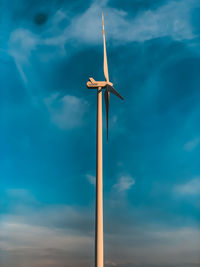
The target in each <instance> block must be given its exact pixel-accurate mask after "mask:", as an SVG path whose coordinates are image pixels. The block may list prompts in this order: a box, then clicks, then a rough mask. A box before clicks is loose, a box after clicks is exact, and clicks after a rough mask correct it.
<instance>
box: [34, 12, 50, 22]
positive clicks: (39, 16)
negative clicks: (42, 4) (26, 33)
mask: <svg viewBox="0 0 200 267" xmlns="http://www.w3.org/2000/svg"><path fill="white" fill-rule="evenodd" d="M47 18H48V17H47V15H46V14H45V13H38V14H36V15H35V17H34V21H35V23H36V24H38V25H42V24H44V23H45V22H46V21H47Z"/></svg>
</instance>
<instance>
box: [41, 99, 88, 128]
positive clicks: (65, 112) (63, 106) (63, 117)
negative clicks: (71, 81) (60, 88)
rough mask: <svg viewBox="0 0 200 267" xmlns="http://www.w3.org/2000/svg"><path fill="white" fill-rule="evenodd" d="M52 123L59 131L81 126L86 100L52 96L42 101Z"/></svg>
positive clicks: (86, 106)
mask: <svg viewBox="0 0 200 267" xmlns="http://www.w3.org/2000/svg"><path fill="white" fill-rule="evenodd" d="M44 102H45V104H46V106H47V108H48V110H49V113H50V116H51V120H52V122H53V123H54V124H55V125H57V126H58V127H59V128H61V129H72V128H76V127H79V126H81V125H82V124H83V121H84V120H83V119H84V116H85V113H86V112H87V111H88V107H89V104H88V102H87V101H86V100H84V99H82V98H78V97H76V96H72V95H65V96H63V97H60V96H59V94H52V95H51V96H49V97H47V98H45V100H44Z"/></svg>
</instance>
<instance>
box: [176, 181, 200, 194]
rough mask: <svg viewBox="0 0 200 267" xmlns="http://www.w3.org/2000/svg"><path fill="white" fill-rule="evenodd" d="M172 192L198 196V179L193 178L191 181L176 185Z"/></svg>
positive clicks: (199, 188)
mask: <svg viewBox="0 0 200 267" xmlns="http://www.w3.org/2000/svg"><path fill="white" fill-rule="evenodd" d="M174 192H176V193H178V194H180V195H189V196H191V195H199V194H200V177H195V178H193V179H192V180H190V181H188V182H186V183H183V184H178V185H176V186H175V187H174Z"/></svg>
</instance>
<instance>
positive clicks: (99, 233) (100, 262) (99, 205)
mask: <svg viewBox="0 0 200 267" xmlns="http://www.w3.org/2000/svg"><path fill="white" fill-rule="evenodd" d="M102 24H103V48H104V63H103V70H104V76H105V81H95V80H94V79H93V78H89V81H88V82H87V87H88V89H97V132H96V134H97V135H96V216H95V267H103V266H104V256H103V166H102V162H103V160H102V159H103V154H102V89H104V90H105V91H104V99H105V106H106V126H107V140H108V113H109V101H110V93H112V94H114V95H116V96H117V97H119V98H121V99H122V100H123V98H122V97H121V96H120V94H119V93H118V92H117V91H116V90H115V89H114V87H113V84H112V83H111V82H110V81H109V75H108V63H107V54H106V40H105V31H104V17H103V12H102Z"/></svg>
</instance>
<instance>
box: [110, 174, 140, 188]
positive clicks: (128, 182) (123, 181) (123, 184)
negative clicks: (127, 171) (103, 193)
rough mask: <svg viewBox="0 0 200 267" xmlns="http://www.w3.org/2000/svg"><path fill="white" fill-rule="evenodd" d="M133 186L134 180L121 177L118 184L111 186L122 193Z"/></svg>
mask: <svg viewBox="0 0 200 267" xmlns="http://www.w3.org/2000/svg"><path fill="white" fill-rule="evenodd" d="M134 184H135V180H134V179H133V178H132V177H131V176H121V177H120V178H119V180H118V183H116V184H114V185H113V188H114V189H116V190H117V191H119V192H124V191H126V190H128V189H130V188H131V186H132V185H134Z"/></svg>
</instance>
